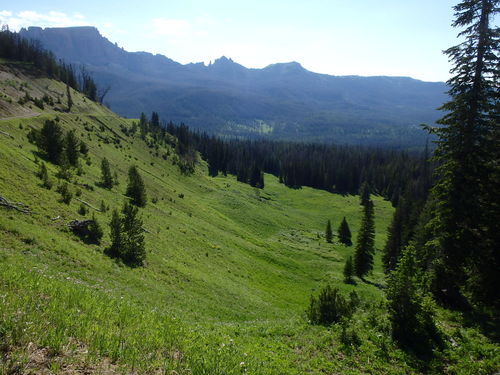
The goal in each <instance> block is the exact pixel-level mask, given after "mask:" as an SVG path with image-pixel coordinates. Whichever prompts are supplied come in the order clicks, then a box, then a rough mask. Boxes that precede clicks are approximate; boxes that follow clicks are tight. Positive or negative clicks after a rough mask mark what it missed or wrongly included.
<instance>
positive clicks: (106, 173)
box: [100, 158, 114, 189]
mask: <svg viewBox="0 0 500 375" xmlns="http://www.w3.org/2000/svg"><path fill="white" fill-rule="evenodd" d="M113 182H114V180H113V176H112V175H111V168H110V166H109V161H108V159H106V158H103V159H102V161H101V181H100V184H101V185H102V186H103V187H105V188H106V189H111V188H112V187H113V184H114V183H113Z"/></svg>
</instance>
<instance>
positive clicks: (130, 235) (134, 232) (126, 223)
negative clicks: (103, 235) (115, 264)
mask: <svg viewBox="0 0 500 375" xmlns="http://www.w3.org/2000/svg"><path fill="white" fill-rule="evenodd" d="M138 212H139V209H138V208H137V207H135V206H133V205H131V204H129V203H125V205H124V206H123V211H122V213H123V219H122V228H123V243H122V244H123V245H122V246H123V251H122V256H121V257H122V260H123V262H124V263H125V264H127V265H129V266H132V267H138V266H142V265H143V263H144V260H145V259H146V249H145V244H144V234H143V232H144V231H143V229H142V220H141V218H140V217H139V216H138Z"/></svg>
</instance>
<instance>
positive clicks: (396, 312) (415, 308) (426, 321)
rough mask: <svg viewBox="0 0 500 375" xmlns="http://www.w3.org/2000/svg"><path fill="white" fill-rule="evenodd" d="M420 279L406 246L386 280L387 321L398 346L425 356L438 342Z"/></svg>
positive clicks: (429, 306) (428, 299) (411, 248)
mask: <svg viewBox="0 0 500 375" xmlns="http://www.w3.org/2000/svg"><path fill="white" fill-rule="evenodd" d="M421 279H422V277H421V270H420V269H419V267H418V265H417V256H416V251H415V248H414V247H413V245H410V246H408V247H406V248H405V249H404V250H403V254H402V257H401V261H400V262H399V263H398V265H397V266H396V269H395V270H394V272H392V273H391V274H390V276H389V280H388V284H387V299H388V300H389V306H388V307H389V309H388V310H389V320H390V322H391V325H392V335H393V338H394V340H396V342H397V343H398V344H399V345H401V346H402V347H404V348H409V349H412V350H413V351H415V352H416V353H417V354H419V355H429V354H431V352H432V349H433V348H434V347H435V346H436V345H440V344H441V338H440V334H439V331H438V329H437V327H436V325H435V323H434V319H433V315H434V313H433V310H432V308H431V306H432V304H431V303H430V298H429V296H427V294H426V292H425V288H423V287H422V281H421Z"/></svg>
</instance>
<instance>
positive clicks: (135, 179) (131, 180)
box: [126, 165, 147, 207]
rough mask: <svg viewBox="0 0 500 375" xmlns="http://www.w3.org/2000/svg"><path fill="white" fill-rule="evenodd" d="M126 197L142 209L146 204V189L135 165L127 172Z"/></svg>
mask: <svg viewBox="0 0 500 375" xmlns="http://www.w3.org/2000/svg"><path fill="white" fill-rule="evenodd" d="M126 195H127V196H128V197H130V198H132V203H133V204H135V205H136V206H139V207H144V206H145V205H146V203H147V197H146V187H145V186H144V181H143V179H142V177H141V175H140V174H139V171H138V169H137V167H136V166H135V165H133V166H131V167H130V168H129V170H128V185H127V192H126Z"/></svg>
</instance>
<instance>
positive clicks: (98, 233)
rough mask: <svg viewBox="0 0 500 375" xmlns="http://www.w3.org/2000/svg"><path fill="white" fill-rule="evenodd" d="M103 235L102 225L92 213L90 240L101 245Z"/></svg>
mask: <svg viewBox="0 0 500 375" xmlns="http://www.w3.org/2000/svg"><path fill="white" fill-rule="evenodd" d="M102 236H103V231H102V227H101V225H100V224H99V222H98V221H97V219H96V218H95V214H92V222H91V223H90V225H89V233H88V242H89V243H94V244H97V245H99V244H100V243H101V239H102Z"/></svg>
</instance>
